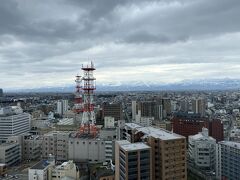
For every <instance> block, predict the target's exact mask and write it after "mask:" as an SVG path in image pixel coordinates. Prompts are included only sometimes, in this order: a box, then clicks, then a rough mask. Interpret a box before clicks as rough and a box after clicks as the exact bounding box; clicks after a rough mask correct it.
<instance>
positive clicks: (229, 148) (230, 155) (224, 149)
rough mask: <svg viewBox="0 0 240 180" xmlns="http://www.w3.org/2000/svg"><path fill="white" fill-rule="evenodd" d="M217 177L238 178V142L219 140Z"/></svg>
mask: <svg viewBox="0 0 240 180" xmlns="http://www.w3.org/2000/svg"><path fill="white" fill-rule="evenodd" d="M216 152H217V163H216V164H217V168H216V169H217V173H216V175H217V177H218V178H219V179H223V180H228V179H229V180H239V177H240V163H239V162H240V143H238V142H233V141H221V142H219V143H218V145H217V151H216Z"/></svg>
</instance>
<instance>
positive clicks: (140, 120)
mask: <svg viewBox="0 0 240 180" xmlns="http://www.w3.org/2000/svg"><path fill="white" fill-rule="evenodd" d="M153 121H154V117H143V116H141V111H140V110H139V111H138V114H137V115H136V116H135V121H134V122H135V123H136V124H139V125H141V126H152V123H153Z"/></svg>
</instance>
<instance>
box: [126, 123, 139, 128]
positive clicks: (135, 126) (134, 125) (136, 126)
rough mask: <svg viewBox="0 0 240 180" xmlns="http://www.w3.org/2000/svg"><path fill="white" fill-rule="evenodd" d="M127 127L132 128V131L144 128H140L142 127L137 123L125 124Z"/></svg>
mask: <svg viewBox="0 0 240 180" xmlns="http://www.w3.org/2000/svg"><path fill="white" fill-rule="evenodd" d="M125 126H127V127H130V128H132V129H135V128H140V127H142V126H140V125H138V124H135V123H125Z"/></svg>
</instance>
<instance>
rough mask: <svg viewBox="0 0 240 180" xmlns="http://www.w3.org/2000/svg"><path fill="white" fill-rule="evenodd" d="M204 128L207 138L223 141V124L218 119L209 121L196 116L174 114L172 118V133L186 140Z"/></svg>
mask: <svg viewBox="0 0 240 180" xmlns="http://www.w3.org/2000/svg"><path fill="white" fill-rule="evenodd" d="M203 127H205V128H207V129H208V130H209V136H212V137H213V138H215V139H216V140H217V142H218V141H223V124H222V122H221V120H219V119H212V120H209V119H208V118H204V117H200V116H199V115H197V114H185V113H184V114H176V115H174V117H173V118H172V128H173V132H174V133H177V134H180V135H182V136H185V137H186V138H188V136H190V135H195V134H198V132H201V131H202V128H203Z"/></svg>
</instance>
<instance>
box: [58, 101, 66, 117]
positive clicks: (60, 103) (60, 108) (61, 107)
mask: <svg viewBox="0 0 240 180" xmlns="http://www.w3.org/2000/svg"><path fill="white" fill-rule="evenodd" d="M67 111H68V100H61V101H58V102H57V113H58V114H60V115H63V114H65V112H67Z"/></svg>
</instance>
